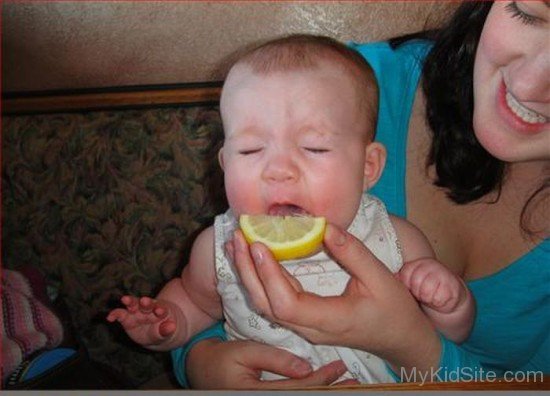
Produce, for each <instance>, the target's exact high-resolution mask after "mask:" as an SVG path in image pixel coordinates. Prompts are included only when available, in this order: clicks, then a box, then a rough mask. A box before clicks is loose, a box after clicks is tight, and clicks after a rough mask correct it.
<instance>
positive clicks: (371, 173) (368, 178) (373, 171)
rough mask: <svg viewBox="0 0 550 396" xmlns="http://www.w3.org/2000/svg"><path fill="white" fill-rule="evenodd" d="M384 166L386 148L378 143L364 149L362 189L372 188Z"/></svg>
mask: <svg viewBox="0 0 550 396" xmlns="http://www.w3.org/2000/svg"><path fill="white" fill-rule="evenodd" d="M385 164H386V148H385V147H384V146H383V145H382V144H381V143H378V142H372V143H370V144H368V145H367V148H366V149H365V173H364V179H363V188H364V189H366V190H368V189H370V188H372V187H373V186H374V185H375V184H376V182H377V181H378V179H380V176H381V175H382V171H383V170H384V165H385Z"/></svg>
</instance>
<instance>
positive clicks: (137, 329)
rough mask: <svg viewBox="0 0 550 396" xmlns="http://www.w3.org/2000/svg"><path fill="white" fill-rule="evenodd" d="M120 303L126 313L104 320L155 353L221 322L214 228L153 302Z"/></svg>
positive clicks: (204, 234) (199, 239)
mask: <svg viewBox="0 0 550 396" xmlns="http://www.w3.org/2000/svg"><path fill="white" fill-rule="evenodd" d="M122 302H123V303H124V304H125V305H126V309H123V308H118V309H115V310H113V311H111V313H109V315H108V316H107V320H109V321H111V322H113V321H115V320H116V321H119V322H120V323H121V324H122V326H123V327H124V329H125V331H126V332H127V333H128V335H129V336H130V338H132V339H133V340H134V341H135V342H137V343H139V344H141V345H142V346H144V347H146V348H148V349H151V350H156V351H167V350H171V349H174V348H176V347H178V346H181V345H183V344H184V343H185V342H186V341H187V340H189V338H191V337H192V336H193V335H194V334H196V333H198V332H199V331H201V330H203V329H205V328H207V327H209V326H210V325H212V324H213V323H215V322H216V321H218V320H219V319H221V317H222V307H221V300H220V298H219V296H218V293H217V292H216V277H215V268H214V232H213V228H212V227H209V228H207V229H206V230H204V231H203V232H201V233H200V234H199V236H198V237H197V239H196V240H195V242H194V244H193V248H192V249H191V255H190V258H189V262H188V263H187V265H186V266H185V268H184V269H183V271H182V274H181V276H180V277H177V278H174V279H172V280H170V281H169V282H168V283H167V284H166V285H165V286H164V287H163V288H162V290H161V291H160V292H159V294H158V295H157V296H156V297H155V299H154V300H153V299H151V298H149V297H142V298H141V299H139V300H138V299H136V298H135V297H131V296H124V297H123V299H122Z"/></svg>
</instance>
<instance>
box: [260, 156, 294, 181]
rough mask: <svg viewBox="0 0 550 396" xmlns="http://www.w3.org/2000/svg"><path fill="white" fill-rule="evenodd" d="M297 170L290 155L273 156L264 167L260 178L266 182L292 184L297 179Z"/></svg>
mask: <svg viewBox="0 0 550 396" xmlns="http://www.w3.org/2000/svg"><path fill="white" fill-rule="evenodd" d="M298 175H299V170H298V167H297V166H296V163H295V162H294V161H293V160H292V156H291V155H290V154H286V153H282V154H277V155H273V156H272V157H271V158H269V160H268V162H267V164H266V165H265V167H264V169H263V172H262V177H263V179H264V180H266V181H268V182H279V183H280V182H292V181H296V180H297V179H298Z"/></svg>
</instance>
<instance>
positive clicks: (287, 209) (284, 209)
mask: <svg viewBox="0 0 550 396" xmlns="http://www.w3.org/2000/svg"><path fill="white" fill-rule="evenodd" d="M268 214H269V215H270V216H308V215H309V213H308V212H307V211H306V210H304V209H303V208H301V207H299V206H297V205H292V204H275V205H271V206H270V207H269V210H268Z"/></svg>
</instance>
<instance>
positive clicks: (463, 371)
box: [400, 367, 544, 384]
mask: <svg viewBox="0 0 550 396" xmlns="http://www.w3.org/2000/svg"><path fill="white" fill-rule="evenodd" d="M400 379H401V381H402V382H417V383H421V384H425V383H428V382H458V381H461V382H482V381H483V382H531V383H535V382H544V373H543V372H542V371H505V372H498V373H497V372H496V371H491V370H487V369H484V368H483V367H460V368H453V369H449V368H447V367H439V368H437V369H435V368H433V369H431V370H428V371H423V370H417V369H416V367H415V368H413V369H412V370H409V371H407V370H405V369H401V372H400Z"/></svg>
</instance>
